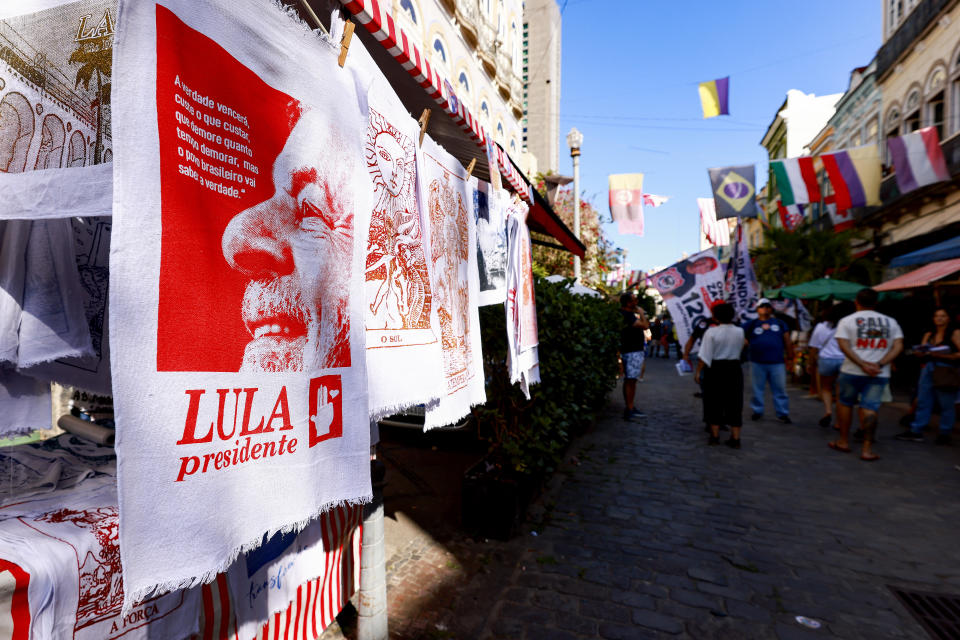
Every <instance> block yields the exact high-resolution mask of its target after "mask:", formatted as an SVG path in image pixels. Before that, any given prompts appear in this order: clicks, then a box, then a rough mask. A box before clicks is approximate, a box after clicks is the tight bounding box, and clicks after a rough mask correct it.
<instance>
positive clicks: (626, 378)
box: [620, 291, 650, 420]
mask: <svg viewBox="0 0 960 640" xmlns="http://www.w3.org/2000/svg"><path fill="white" fill-rule="evenodd" d="M620 315H621V316H622V317H623V323H622V325H621V327H620V359H621V360H623V406H624V409H623V419H624V420H630V419H631V418H639V417H643V415H644V414H643V412H641V411H638V410H637V409H635V408H634V397H635V396H636V394H637V378H639V377H640V372H641V371H642V370H643V354H644V351H643V332H644V330H645V329H646V328H647V327H649V326H650V322H649V321H648V320H647V316H646V314H645V313H644V312H643V309H641V308H640V307H638V306H637V296H635V295H634V294H633V292H631V291H626V292H624V293H622V294H621V295H620Z"/></svg>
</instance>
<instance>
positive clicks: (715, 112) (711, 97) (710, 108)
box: [699, 76, 730, 118]
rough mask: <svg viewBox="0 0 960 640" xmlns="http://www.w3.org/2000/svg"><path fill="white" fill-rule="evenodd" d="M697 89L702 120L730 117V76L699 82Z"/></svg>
mask: <svg viewBox="0 0 960 640" xmlns="http://www.w3.org/2000/svg"><path fill="white" fill-rule="evenodd" d="M699 89H700V105H701V106H702V107H703V117H704V118H712V117H714V116H727V115H730V104H729V98H730V76H727V77H726V78H718V79H716V80H711V81H710V82H701V83H700V87H699Z"/></svg>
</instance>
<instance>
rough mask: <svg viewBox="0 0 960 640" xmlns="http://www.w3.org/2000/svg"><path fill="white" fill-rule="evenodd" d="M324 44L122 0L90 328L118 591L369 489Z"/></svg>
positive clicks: (346, 122) (202, 9)
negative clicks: (106, 228) (104, 231)
mask: <svg viewBox="0 0 960 640" xmlns="http://www.w3.org/2000/svg"><path fill="white" fill-rule="evenodd" d="M252 34H253V35H252ZM254 36H255V37H254ZM338 51H339V46H338V44H334V43H330V42H328V41H324V40H322V39H321V38H320V37H319V36H318V35H316V34H314V33H313V32H311V31H310V30H309V29H308V28H307V27H306V26H305V25H303V24H301V23H297V22H296V21H294V20H292V19H291V17H290V16H289V15H288V14H287V13H286V12H284V11H283V10H282V9H281V8H279V7H278V6H277V5H275V4H273V3H270V2H261V1H260V0H161V1H159V2H143V1H141V0H129V1H127V0H122V1H121V4H120V11H119V23H118V25H117V36H116V41H115V51H114V54H115V55H114V60H115V69H114V77H113V86H114V92H113V126H114V131H115V132H116V141H117V145H116V155H115V163H114V168H115V171H116V175H115V181H114V185H115V192H116V196H115V197H116V208H115V211H114V218H113V234H112V245H111V251H110V274H111V278H110V280H111V282H110V338H111V347H112V349H111V359H112V362H111V368H112V371H113V382H114V407H115V412H116V422H117V442H116V448H117V455H118V480H119V489H120V508H121V512H122V514H123V517H122V518H121V521H120V522H121V524H120V550H121V554H122V556H123V563H124V565H123V568H124V574H123V579H124V586H125V589H127V593H126V600H125V604H127V603H129V602H131V601H134V600H137V599H139V598H142V597H144V596H148V595H151V594H153V593H158V592H159V593H162V592H164V591H167V590H169V589H172V588H179V587H183V586H189V585H196V584H199V583H201V582H208V581H210V580H213V579H214V578H215V577H216V575H217V574H218V573H220V572H222V571H224V570H226V569H227V567H228V566H230V564H231V562H232V561H233V560H234V559H235V558H236V557H237V555H238V553H240V552H241V551H245V550H248V549H252V548H256V547H257V546H258V545H259V544H260V543H261V541H262V540H263V536H264V535H265V534H266V535H272V534H273V533H275V532H277V531H299V530H301V529H302V528H303V527H305V526H306V525H307V524H308V523H309V522H310V520H311V519H313V518H315V517H316V516H317V515H319V514H320V513H321V512H322V511H324V510H326V509H329V508H330V507H331V506H333V505H338V504H343V503H358V502H365V501H368V500H369V499H370V498H371V486H370V473H369V457H370V451H369V441H370V427H369V419H368V415H367V405H368V403H367V387H366V367H365V360H366V359H365V346H366V345H365V338H364V319H365V313H364V304H365V296H364V287H363V273H364V257H365V254H366V246H367V234H366V230H367V229H368V225H369V215H370V202H369V200H370V193H371V188H370V179H369V176H368V173H367V170H366V167H365V166H364V162H363V139H364V132H365V130H366V127H367V109H366V96H364V95H362V94H361V93H360V90H359V89H358V88H357V84H356V82H355V78H354V75H353V74H352V73H350V72H348V71H345V70H344V69H341V68H340V67H339V66H338V65H337V53H338ZM305 60H309V64H302V62H303V61H305ZM211 514H218V515H217V516H216V517H211ZM191 532H192V533H191Z"/></svg>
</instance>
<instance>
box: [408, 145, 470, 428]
mask: <svg viewBox="0 0 960 640" xmlns="http://www.w3.org/2000/svg"><path fill="white" fill-rule="evenodd" d="M418 162H419V165H420V201H421V202H423V203H424V204H425V206H426V209H427V218H428V219H429V224H427V225H426V237H427V245H428V247H429V257H430V265H431V268H432V270H433V271H432V276H433V295H434V300H435V301H436V303H437V314H438V315H439V317H440V336H441V340H442V349H443V363H442V371H443V380H442V381H441V386H440V400H439V401H438V402H435V403H431V404H428V405H427V408H426V422H425V424H424V428H426V429H432V428H433V427H443V426H446V425H449V424H452V423H454V422H456V421H457V420H459V419H460V418H462V417H464V416H466V415H467V414H469V413H470V407H472V406H474V405H477V404H481V403H483V402H486V400H487V395H486V391H485V389H484V380H483V356H482V354H481V352H480V312H479V307H478V303H479V296H480V275H479V273H478V271H477V231H476V224H475V222H474V220H473V216H472V215H471V212H470V207H471V206H472V202H473V200H472V195H473V187H472V186H471V183H470V180H471V179H470V178H468V177H467V172H466V171H465V170H464V168H463V165H461V164H460V162H459V161H458V160H457V159H456V158H454V157H453V156H451V155H450V154H449V153H447V152H446V151H444V150H443V149H442V148H441V147H440V145H438V144H437V143H436V142H434V141H433V140H432V139H431V138H430V137H429V136H425V137H424V140H423V146H422V147H421V148H420V150H419V154H418Z"/></svg>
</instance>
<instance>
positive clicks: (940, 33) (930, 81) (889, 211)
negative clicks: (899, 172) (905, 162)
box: [861, 0, 960, 263]
mask: <svg viewBox="0 0 960 640" xmlns="http://www.w3.org/2000/svg"><path fill="white" fill-rule="evenodd" d="M882 7H883V15H884V41H883V45H882V46H881V47H880V50H879V51H878V52H877V58H876V83H877V87H878V90H879V91H880V94H881V119H880V125H879V133H880V142H881V149H882V150H883V152H884V159H885V165H886V166H885V167H884V179H883V183H882V186H881V191H880V194H881V198H882V200H883V205H882V206H881V207H878V208H877V209H876V210H874V211H873V212H871V213H870V214H869V215H867V216H866V217H865V218H864V219H863V220H862V221H861V224H863V225H865V226H867V227H868V228H869V229H870V230H871V231H872V234H873V238H874V245H875V248H876V250H877V253H878V257H879V258H880V259H881V261H883V262H884V263H886V262H888V261H889V260H890V259H891V258H893V257H895V256H897V255H900V254H903V253H907V252H909V251H913V250H915V249H920V248H923V247H924V246H928V245H930V244H933V243H935V242H938V241H940V240H944V239H947V238H950V237H953V236H956V235H958V234H960V185H958V180H957V175H958V173H960V2H958V0H899V1H895V0H884V2H883V3H882ZM923 127H935V128H936V130H937V133H938V134H939V138H940V141H941V143H940V146H941V149H942V150H943V153H944V157H945V159H946V161H947V167H948V169H949V170H950V174H951V176H952V179H951V180H949V181H947V182H940V183H937V184H933V185H929V186H927V187H924V188H921V189H917V190H915V191H912V192H910V193H907V194H901V193H900V192H899V190H898V189H897V186H896V176H895V174H894V167H892V166H890V164H891V163H890V159H889V157H888V156H887V153H886V146H887V145H886V140H887V139H888V138H892V137H895V136H900V135H904V134H907V133H911V132H913V131H916V130H917V129H920V128H923Z"/></svg>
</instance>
